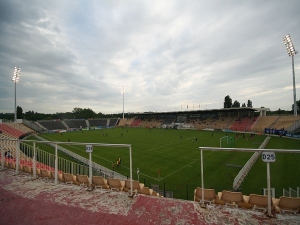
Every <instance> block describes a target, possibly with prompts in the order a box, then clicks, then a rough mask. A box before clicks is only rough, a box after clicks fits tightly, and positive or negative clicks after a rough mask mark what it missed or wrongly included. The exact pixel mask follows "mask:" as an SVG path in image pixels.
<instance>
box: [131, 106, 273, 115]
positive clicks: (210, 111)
mask: <svg viewBox="0 0 300 225" xmlns="http://www.w3.org/2000/svg"><path fill="white" fill-rule="evenodd" d="M262 109H263V110H266V111H270V109H269V108H264V107H263V108H251V107H240V108H236V107H234V108H222V109H204V110H184V111H171V112H138V113H129V114H133V115H167V114H206V113H220V112H249V111H250V112H257V111H261V110H262Z"/></svg>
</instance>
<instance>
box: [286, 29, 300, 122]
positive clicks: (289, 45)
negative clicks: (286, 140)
mask: <svg viewBox="0 0 300 225" xmlns="http://www.w3.org/2000/svg"><path fill="white" fill-rule="evenodd" d="M283 42H284V44H285V47H286V50H287V52H288V55H289V56H290V57H291V56H292V68H293V95H294V116H297V104H296V103H297V102H296V84H295V68H294V55H296V54H297V53H298V51H296V50H295V47H294V45H293V42H292V39H291V37H290V35H289V34H288V35H286V36H285V37H284V38H283Z"/></svg>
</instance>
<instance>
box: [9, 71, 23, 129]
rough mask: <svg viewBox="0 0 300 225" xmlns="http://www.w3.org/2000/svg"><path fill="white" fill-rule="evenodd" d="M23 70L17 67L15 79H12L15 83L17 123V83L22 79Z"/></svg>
mask: <svg viewBox="0 0 300 225" xmlns="http://www.w3.org/2000/svg"><path fill="white" fill-rule="evenodd" d="M20 73H21V68H17V67H15V70H14V75H13V78H12V79H11V80H12V81H13V82H14V83H15V110H14V111H15V123H16V122H17V83H18V81H19V79H20Z"/></svg>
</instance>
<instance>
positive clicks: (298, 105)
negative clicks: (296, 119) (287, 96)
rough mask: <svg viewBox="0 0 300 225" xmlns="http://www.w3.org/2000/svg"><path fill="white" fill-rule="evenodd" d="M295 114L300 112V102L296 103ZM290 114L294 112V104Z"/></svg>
mask: <svg viewBox="0 0 300 225" xmlns="http://www.w3.org/2000/svg"><path fill="white" fill-rule="evenodd" d="M296 106H297V112H299V111H300V100H298V101H296ZM292 112H294V104H293V105H292Z"/></svg>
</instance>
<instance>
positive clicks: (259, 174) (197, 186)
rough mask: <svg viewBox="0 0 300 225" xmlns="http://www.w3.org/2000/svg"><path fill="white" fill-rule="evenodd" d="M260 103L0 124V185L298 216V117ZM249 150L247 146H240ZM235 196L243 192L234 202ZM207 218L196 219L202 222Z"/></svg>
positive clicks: (275, 218)
mask: <svg viewBox="0 0 300 225" xmlns="http://www.w3.org/2000/svg"><path fill="white" fill-rule="evenodd" d="M265 110H266V109H254V108H240V109H238V108H236V109H235V108H231V109H219V110H203V111H201V110H197V111H180V112H164V113H137V114H133V115H131V116H130V117H129V118H124V119H122V118H100V119H88V120H85V119H71V120H70V119H69V120H51V121H49V120H41V121H37V122H32V121H28V120H25V119H18V120H17V123H7V122H2V123H1V124H0V129H1V167H2V173H1V175H2V178H3V179H1V180H2V182H1V190H2V191H3V192H7V191H8V190H10V188H12V189H15V188H18V189H20V190H19V192H20V193H22V191H21V188H20V187H18V185H17V183H19V182H20V183H19V185H20V186H22V185H21V183H23V184H26V185H25V186H26V191H25V192H28V191H29V192H30V190H28V189H31V188H33V187H34V188H35V191H37V188H36V187H35V185H42V186H43V188H46V189H47V187H44V186H49V185H50V186H51V189H53V190H52V191H54V192H58V190H61V189H64V188H67V190H68V191H70V190H72V191H73V192H77V191H78V193H76V195H80V196H82V195H85V194H82V193H85V192H89V193H91V194H96V195H101V196H102V195H105V196H106V198H107V194H109V195H110V197H111V198H112V199H113V198H115V197H116V196H115V194H118V198H121V199H120V201H125V199H126V198H125V199H124V196H125V197H127V198H128V199H127V200H128V201H132V199H134V201H138V200H139V199H140V198H142V199H143V201H146V202H147V201H155V202H156V203H155V204H157V201H159V203H158V204H167V203H165V201H167V202H168V201H169V200H168V199H170V200H172V203H170V202H169V203H168V204H174V202H177V203H176V204H178V205H180V204H183V205H184V204H187V203H191V204H193V207H196V208H194V210H195V212H196V213H200V214H201V210H202V208H201V207H203V208H204V209H205V210H207V209H208V210H209V211H210V212H211V211H214V210H219V212H220V215H221V214H222V213H228V212H227V210H229V211H230V210H232V209H235V210H237V211H234V212H231V215H232V218H231V219H232V220H235V219H236V215H235V214H236V213H242V214H243V213H244V214H243V217H245V216H246V217H251V218H252V217H253V216H254V215H253V214H252V213H253V212H255V216H257V214H258V215H259V216H258V217H259V220H262V219H263V218H266V217H269V218H272V222H271V223H272V224H273V223H274V224H277V223H278V224H280V223H282V221H285V220H287V221H289V222H291V223H292V222H295V221H296V222H297V221H298V222H299V215H298V213H299V210H300V203H299V194H300V193H299V192H300V187H299V179H297V177H299V175H300V169H299V167H298V163H297V162H299V160H300V155H299V154H297V153H299V152H300V151H299V150H296V149H299V146H300V139H299V137H300V136H299V135H298V134H297V132H298V130H299V127H300V117H299V116H261V115H264V111H265ZM205 148H208V149H205ZM202 149H204V150H205V151H203V153H202V151H201V150H202ZM230 149H232V150H233V151H230ZM245 149H247V150H252V151H251V152H250V151H249V152H247V151H242V150H245ZM259 149H260V150H261V151H258V150H259ZM262 149H264V150H262ZM268 149H271V150H272V153H273V154H275V153H274V152H276V160H275V161H274V162H271V163H270V164H271V165H270V167H271V173H267V166H266V164H269V163H266V162H264V161H263V160H262V154H263V153H264V152H265V153H267V152H268ZM224 150H226V151H224ZM227 150H229V151H227ZM277 151H278V152H277ZM284 151H285V152H284ZM7 152H10V155H9V156H8V155H7ZM200 152H201V154H200ZM203 172H204V176H203ZM201 175H202V176H201ZM268 176H270V178H271V179H270V180H271V186H270V187H269V188H270V189H268V182H267V181H268ZM12 180H13V181H12ZM6 182H7V183H6ZM29 184H30V185H29ZM53 185H54V186H53ZM202 185H203V186H202ZM202 187H203V188H202ZM68 188H69V189H68ZM202 190H203V192H202ZM268 190H270V198H271V205H270V209H269V210H270V212H268ZM15 191H16V190H14V191H13V192H15ZM23 191H24V190H23ZM40 191H42V190H40ZM79 193H81V194H79ZM11 194H12V193H11ZM13 194H15V193H13ZM73 194H74V193H73ZM231 195H232V196H231ZM235 195H240V200H237V199H238V198H239V197H237V196H235ZM20 196H22V194H20ZM77 197H78V196H77ZM250 197H251V198H250ZM72 198H74V196H73V197H72ZM78 198H79V199H81V197H78ZM101 198H102V197H101ZM144 198H146V199H144ZM147 198H149V199H150V200H148V199H147ZM153 198H154V199H153ZM231 198H232V199H231ZM112 199H111V200H112ZM234 199H236V200H234ZM251 199H252V200H251ZM40 201H41V200H40ZM40 201H39V202H40ZM42 201H44V200H42ZM53 201H54V200H53ZM66 201H71V200H70V199H69V200H66ZM107 201H108V200H107ZM251 201H253V202H251ZM38 204H41V203H38ZM60 204H61V203H60ZM63 204H65V203H63ZM72 204H73V203H72ZM85 204H87V203H85ZM141 204H142V205H143V206H144V205H145V204H146V203H145V202H144V203H141ZM153 204H154V203H153ZM155 204H154V205H155ZM146 205H147V204H146ZM190 206H191V205H190ZM190 206H189V207H190ZM99 207H100V206H99ZM103 207H104V206H101V207H100V208H103ZM139 207H141V206H139ZM157 207H161V206H157ZM182 207H184V206H182ZM116 210H119V209H116ZM128 210H129V209H128ZM160 210H161V209H160ZM127 213H128V212H127ZM108 214H111V213H108ZM121 214H122V213H121ZM200 214H199V215H200ZM233 215H234V216H233ZM190 216H192V217H194V216H195V215H190ZM230 217H231V216H229V218H230ZM129 218H130V220H133V218H131V217H128V220H129ZM175 218H176V216H175V217H173V219H175ZM135 219H136V218H135ZM206 219H207V218H206ZM206 219H203V218H202V219H201V220H199V221H202V222H203V223H207V222H208V221H207V220H206ZM157 221H160V222H159V223H162V221H163V220H161V219H160V220H157ZM197 221H198V220H194V223H197ZM199 221H198V222H199Z"/></svg>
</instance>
